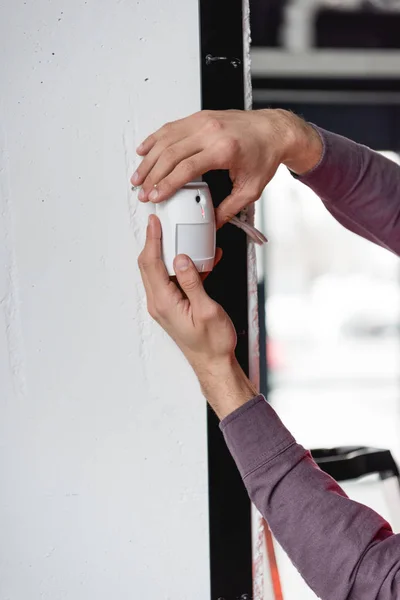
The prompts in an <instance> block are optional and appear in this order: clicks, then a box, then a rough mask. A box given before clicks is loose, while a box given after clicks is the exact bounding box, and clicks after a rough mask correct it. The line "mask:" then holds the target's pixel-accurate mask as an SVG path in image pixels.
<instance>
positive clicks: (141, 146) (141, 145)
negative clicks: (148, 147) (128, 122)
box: [136, 144, 144, 152]
mask: <svg viewBox="0 0 400 600" xmlns="http://www.w3.org/2000/svg"><path fill="white" fill-rule="evenodd" d="M143 149H144V146H143V144H140V146H138V147H137V148H136V152H142V150H143Z"/></svg>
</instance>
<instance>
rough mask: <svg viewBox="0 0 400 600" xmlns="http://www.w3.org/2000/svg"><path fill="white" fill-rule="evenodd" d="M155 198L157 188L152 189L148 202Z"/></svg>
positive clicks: (156, 196)
mask: <svg viewBox="0 0 400 600" xmlns="http://www.w3.org/2000/svg"><path fill="white" fill-rule="evenodd" d="M157 198H158V190H152V191H151V192H150V194H149V200H150V202H154V200H157Z"/></svg>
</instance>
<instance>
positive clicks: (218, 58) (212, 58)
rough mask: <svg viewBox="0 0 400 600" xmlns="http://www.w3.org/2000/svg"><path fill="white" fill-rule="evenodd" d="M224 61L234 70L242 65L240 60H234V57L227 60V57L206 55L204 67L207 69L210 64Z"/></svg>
mask: <svg viewBox="0 0 400 600" xmlns="http://www.w3.org/2000/svg"><path fill="white" fill-rule="evenodd" d="M225 60H226V61H228V62H229V63H230V65H231V66H232V67H233V68H234V69H237V68H238V67H240V65H241V64H242V61H241V60H240V58H234V57H231V58H229V57H228V56H213V55H212V54H207V56H206V65H207V67H209V66H210V65H211V64H212V63H215V62H219V61H225Z"/></svg>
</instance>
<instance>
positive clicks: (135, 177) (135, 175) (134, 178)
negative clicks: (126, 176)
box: [131, 171, 139, 185]
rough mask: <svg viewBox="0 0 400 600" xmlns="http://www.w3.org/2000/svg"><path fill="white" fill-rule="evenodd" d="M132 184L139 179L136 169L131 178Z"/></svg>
mask: <svg viewBox="0 0 400 600" xmlns="http://www.w3.org/2000/svg"><path fill="white" fill-rule="evenodd" d="M131 181H132V183H133V185H136V184H137V183H138V181H139V173H138V172H137V171H135V172H134V174H133V175H132V179H131Z"/></svg>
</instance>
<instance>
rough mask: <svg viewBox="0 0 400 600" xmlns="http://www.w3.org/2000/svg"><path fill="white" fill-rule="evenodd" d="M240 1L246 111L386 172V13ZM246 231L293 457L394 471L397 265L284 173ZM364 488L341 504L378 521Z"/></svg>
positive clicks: (298, 590)
mask: <svg viewBox="0 0 400 600" xmlns="http://www.w3.org/2000/svg"><path fill="white" fill-rule="evenodd" d="M250 3H251V19H252V23H251V27H252V43H253V48H252V79H253V98H254V108H266V107H272V108H273V107H283V108H288V109H291V110H293V111H294V112H296V113H297V114H300V115H302V116H303V117H304V118H306V119H307V120H308V121H311V122H313V123H316V124H317V125H319V126H321V127H323V128H326V129H328V130H331V131H334V132H336V133H339V134H342V135H344V136H346V137H349V138H352V139H354V140H356V141H357V142H360V143H363V144H366V145H368V146H370V147H371V148H373V149H375V150H377V151H379V152H383V153H384V154H386V156H387V157H388V158H389V159H390V160H394V161H396V162H398V163H399V162H400V158H399V153H400V35H399V31H400V1H397V0H369V1H366V0H365V1H362V0H342V1H340V0H320V1H317V0H250ZM399 201H400V199H399ZM257 221H258V226H259V227H261V228H262V230H263V231H264V232H266V234H267V236H268V237H269V240H270V243H269V245H268V246H267V247H266V248H265V249H263V250H261V251H259V256H258V269H259V301H260V304H259V306H260V324H261V334H262V335H261V359H260V366H261V387H262V390H263V391H264V393H265V394H266V395H267V397H268V399H269V401H270V402H271V403H272V404H273V406H274V407H275V408H276V409H277V411H278V412H279V414H280V416H281V417H282V419H283V421H284V423H285V424H286V425H287V426H288V427H289V429H290V430H291V431H292V432H293V433H294V434H295V436H296V437H297V439H298V441H299V442H300V443H302V444H303V445H304V446H306V447H307V448H318V447H325V448H328V447H333V446H340V445H365V446H366V445H371V446H376V447H381V448H388V449H390V450H391V451H392V453H393V455H394V457H395V458H396V460H397V462H398V463H399V462H400V411H399V407H400V403H399V397H400V269H399V268H400V263H399V260H398V259H397V257H395V256H394V255H392V254H390V253H389V252H388V251H386V250H384V249H382V248H379V247H377V246H374V245H373V244H371V243H369V242H367V241H365V240H363V239H361V238H358V237H356V236H355V235H354V234H352V233H350V232H348V231H346V230H345V229H343V228H342V227H341V226H340V225H339V224H338V223H336V222H335V220H334V219H333V217H331V215H330V214H328V212H327V211H326V209H325V208H324V207H323V205H322V203H321V201H320V200H319V199H318V198H317V197H316V196H315V194H314V193H313V192H311V191H310V190H309V189H308V188H306V187H305V186H304V185H302V184H301V183H299V182H298V181H296V180H294V179H293V178H292V177H291V176H290V175H289V173H288V171H287V170H286V169H285V168H281V169H280V170H279V172H278V174H277V175H276V177H275V178H274V180H273V181H272V182H271V184H270V185H269V186H268V187H267V189H266V190H265V192H264V201H263V202H262V203H259V205H258V212H257ZM263 307H265V311H263V310H262V308H263ZM263 331H265V332H266V333H265V335H264V334H263ZM266 364H267V365H268V368H267V369H266V368H265V365H266ZM367 488H368V485H367V484H366V485H365V486H364V488H363V482H361V486H360V485H358V486H353V488H351V494H352V496H353V497H355V499H357V500H360V501H362V502H364V503H366V504H371V505H373V507H374V508H376V509H377V510H380V512H381V513H384V516H386V517H387V518H388V516H387V515H386V514H385V511H386V507H385V505H384V502H383V501H381V500H380V499H379V498H378V496H376V497H375V496H373V495H371V493H370V491H369V488H368V489H367ZM371 489H372V488H371ZM346 491H347V490H346ZM399 511H400V506H399ZM278 563H279V567H280V572H281V579H282V588H283V597H284V598H285V600H302V599H303V598H304V599H305V598H315V596H314V595H313V594H312V593H311V592H309V591H308V590H307V589H306V588H305V586H304V584H302V581H301V579H300V577H299V576H298V575H297V573H296V572H295V571H294V569H293V568H292V567H291V566H290V565H289V564H288V562H287V561H286V560H285V557H284V556H283V553H282V552H281V551H280V549H279V548H278Z"/></svg>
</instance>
